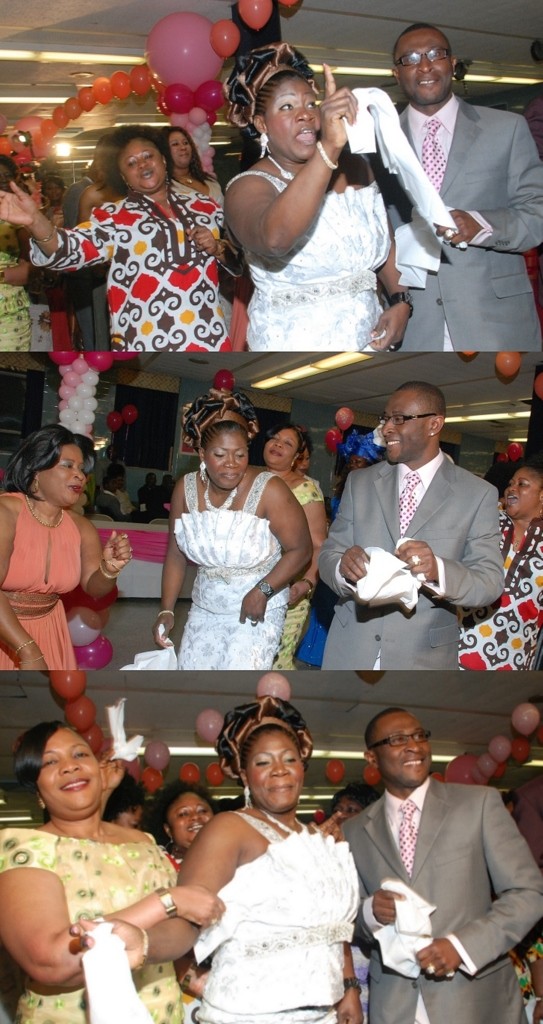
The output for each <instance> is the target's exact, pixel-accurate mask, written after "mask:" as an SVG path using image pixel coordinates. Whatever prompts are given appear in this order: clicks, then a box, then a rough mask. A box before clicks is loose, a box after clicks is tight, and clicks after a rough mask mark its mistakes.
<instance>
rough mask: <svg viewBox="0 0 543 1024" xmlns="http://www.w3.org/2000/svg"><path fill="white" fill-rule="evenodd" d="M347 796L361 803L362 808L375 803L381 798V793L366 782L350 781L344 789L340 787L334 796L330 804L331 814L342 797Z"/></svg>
mask: <svg viewBox="0 0 543 1024" xmlns="http://www.w3.org/2000/svg"><path fill="white" fill-rule="evenodd" d="M344 796H345V797H347V799H348V800H354V801H355V803H357V804H360V806H361V808H362V809H363V808H364V807H369V806H370V804H374V803H375V801H376V800H378V799H379V793H378V792H377V790H376V789H374V788H373V786H368V785H367V784H366V783H365V782H348V783H347V785H346V786H344V787H343V789H338V790H337V792H336V793H334V795H333V797H332V803H331V805H330V814H331V815H332V814H333V813H334V811H335V810H336V807H337V805H338V804H339V801H340V800H341V799H342V797H344Z"/></svg>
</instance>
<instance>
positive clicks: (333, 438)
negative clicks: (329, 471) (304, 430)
mask: <svg viewBox="0 0 543 1024" xmlns="http://www.w3.org/2000/svg"><path fill="white" fill-rule="evenodd" d="M334 418H335V421H336V425H335V427H330V430H327V431H326V434H325V435H324V444H325V447H326V450H327V451H329V452H330V454H331V455H335V453H336V452H337V446H338V444H341V442H342V441H343V431H344V430H348V429H349V427H351V426H352V425H353V422H354V412H353V410H352V409H349V407H348V406H347V405H342V406H341V409H338V411H337V412H336V415H335V417H334Z"/></svg>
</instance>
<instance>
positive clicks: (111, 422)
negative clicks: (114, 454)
mask: <svg viewBox="0 0 543 1024" xmlns="http://www.w3.org/2000/svg"><path fill="white" fill-rule="evenodd" d="M106 423H107V425H108V427H109V429H110V430H111V432H112V433H113V434H114V433H115V431H116V430H119V429H120V428H121V427H122V425H123V418H122V416H121V414H120V412H115V410H113V411H112V412H108V414H107V416H106Z"/></svg>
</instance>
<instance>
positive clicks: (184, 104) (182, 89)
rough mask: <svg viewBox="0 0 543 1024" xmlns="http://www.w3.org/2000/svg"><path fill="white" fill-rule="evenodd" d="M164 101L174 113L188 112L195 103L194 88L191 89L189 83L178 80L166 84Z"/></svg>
mask: <svg viewBox="0 0 543 1024" xmlns="http://www.w3.org/2000/svg"><path fill="white" fill-rule="evenodd" d="M164 102H165V104H166V106H167V108H168V110H171V111H172V113H174V114H188V112H189V110H190V109H191V107H192V106H193V105H194V93H193V91H192V89H189V87H188V85H183V84H182V83H181V82H176V83H174V84H172V85H167V86H166V89H165V92H164Z"/></svg>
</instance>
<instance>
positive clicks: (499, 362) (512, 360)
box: [496, 352, 522, 377]
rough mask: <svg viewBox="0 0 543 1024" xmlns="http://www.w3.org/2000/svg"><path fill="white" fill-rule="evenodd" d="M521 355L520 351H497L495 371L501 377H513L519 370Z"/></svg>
mask: <svg viewBox="0 0 543 1024" xmlns="http://www.w3.org/2000/svg"><path fill="white" fill-rule="evenodd" d="M521 363H522V356H521V354H520V352H498V354H497V356H496V371H497V372H498V373H499V374H501V376H502V377H514V376H515V374H516V373H518V371H519V370H520V365H521Z"/></svg>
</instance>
